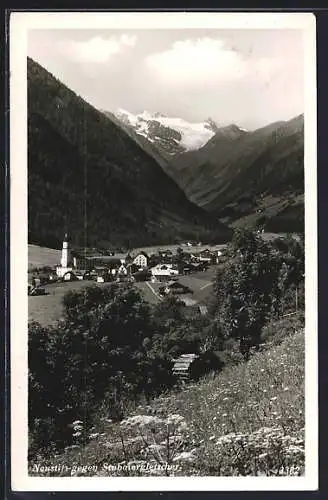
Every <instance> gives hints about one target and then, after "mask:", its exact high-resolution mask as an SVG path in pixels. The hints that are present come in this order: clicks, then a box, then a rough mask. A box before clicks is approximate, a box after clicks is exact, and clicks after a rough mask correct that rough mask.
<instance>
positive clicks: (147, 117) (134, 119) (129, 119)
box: [114, 109, 219, 157]
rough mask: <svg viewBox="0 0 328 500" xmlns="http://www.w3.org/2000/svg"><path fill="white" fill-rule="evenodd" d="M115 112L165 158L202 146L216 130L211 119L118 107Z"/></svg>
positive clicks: (216, 127)
mask: <svg viewBox="0 0 328 500" xmlns="http://www.w3.org/2000/svg"><path fill="white" fill-rule="evenodd" d="M114 115H115V116H116V118H118V119H119V120H120V121H121V122H122V123H124V124H125V125H127V126H130V127H131V128H133V129H134V131H135V132H136V133H137V134H138V135H141V136H144V137H146V138H147V139H148V140H149V141H150V142H152V143H153V144H154V146H156V148H157V149H158V150H159V151H160V153H161V154H163V155H164V156H166V157H172V156H174V155H176V154H178V153H183V152H185V151H192V150H195V149H199V148H201V147H202V146H204V144H206V143H207V142H208V141H209V140H210V139H211V138H212V137H213V136H214V134H215V133H216V132H217V131H218V129H219V127H218V126H217V124H216V123H215V122H214V121H213V120H212V119H211V118H209V119H208V120H206V121H204V122H200V123H191V122H188V121H186V120H183V119H182V118H172V117H168V116H165V115H163V114H161V113H149V112H148V111H143V112H142V113H140V114H137V115H134V114H132V113H130V112H129V111H126V110H124V109H118V110H117V111H115V112H114Z"/></svg>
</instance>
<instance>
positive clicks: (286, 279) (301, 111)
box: [10, 12, 318, 491]
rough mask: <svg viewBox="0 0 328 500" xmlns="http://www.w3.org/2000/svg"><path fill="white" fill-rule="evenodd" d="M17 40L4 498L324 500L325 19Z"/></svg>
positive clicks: (145, 17) (55, 18) (26, 26)
mask: <svg viewBox="0 0 328 500" xmlns="http://www.w3.org/2000/svg"><path fill="white" fill-rule="evenodd" d="M10 22H11V26H10V29H11V31H10V38H11V44H10V78H11V81H10V89H11V93H10V99H11V119H10V126H11V143H10V144H11V167H10V171H11V415H12V416H11V418H12V431H11V432H12V434H11V442H12V450H11V457H12V459H11V460H12V465H11V469H12V482H13V489H15V488H14V487H16V488H17V489H18V490H19V489H24V490H28V489H33V490H34V491H37V490H47V489H48V490H52V491H56V490H65V491H67V490H70V489H72V490H89V489H91V490H102V489H104V490H105V491H118V490H120V491H122V490H136V489H138V490H145V491H146V490H165V489H166V490H184V491H187V490H188V489H191V490H194V489H198V490H202V489H203V490H209V489H214V490H220V489H225V490H243V489H248V490H250V489H251V490H252V489H254V490H256V489H262V490H263V489H267V490H271V489H279V488H280V489H285V490H288V489H294V490H295V489H316V488H317V481H318V479H317V467H318V458H317V454H318V448H317V447H318V441H317V439H318V437H317V399H316V398H317V378H316V377H317V372H316V370H317V350H316V349H317V322H316V321H317V320H316V316H317V297H316V294H317V267H316V258H317V257H316V252H317V250H316V242H317V234H316V231H317V229H316V228H317V214H316V168H317V166H316V69H315V64H316V53H315V18H314V16H313V15H312V14H297V13H294V14H277V13H265V14H263V13H261V14H259V13H243V14H240V13H219V12H218V13H208V14H205V13H198V14H197V13H164V12H162V13H160V12H158V13H145V12H144V13H142V12H139V13H127V12H126V13H114V12H112V13H110V12H105V13H92V12H83V13H82V12H81V13H73V12H71V13H70V12H61V13H59V12H58V13H56V12H47V13H45V12H44V13H42V12H30V13H28V12H25V13H24V12H21V13H14V14H12V16H11V21H10Z"/></svg>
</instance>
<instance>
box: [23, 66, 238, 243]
mask: <svg viewBox="0 0 328 500" xmlns="http://www.w3.org/2000/svg"><path fill="white" fill-rule="evenodd" d="M27 75H28V195H29V242H30V243H34V244H41V245H44V246H49V247H54V248H56V247H58V244H60V242H61V241H62V238H63V233H64V232H65V231H68V232H69V233H70V237H71V241H72V243H74V244H76V245H79V246H96V245H100V246H102V245H104V246H105V245H107V244H113V243H114V244H120V245H125V246H129V247H130V246H132V245H145V244H152V243H170V242H172V241H174V240H176V239H179V238H180V237H182V238H185V237H187V238H188V237H192V235H193V236H195V235H196V234H199V233H203V234H204V235H205V234H206V235H211V236H210V237H213V238H215V239H216V240H218V242H220V241H224V240H226V239H227V238H229V237H230V231H229V230H228V229H227V228H225V227H224V226H223V225H222V224H221V223H220V222H218V221H217V219H216V218H215V217H209V216H208V214H206V212H205V211H203V210H201V209H200V208H199V207H197V206H195V205H194V204H193V203H191V202H190V201H189V200H188V199H187V197H186V195H185V194H184V193H183V192H182V190H181V189H180V188H179V187H178V186H177V184H176V183H175V182H174V181H173V180H172V179H171V178H170V177H169V176H167V175H166V174H165V173H164V171H163V169H162V168H161V167H160V166H159V165H158V163H157V162H156V161H155V159H154V158H153V157H151V156H149V155H148V154H147V152H145V151H144V150H143V149H142V147H141V146H140V145H139V144H137V143H136V142H135V141H134V140H133V138H131V137H130V136H129V135H127V134H126V132H125V131H123V129H122V128H121V127H118V125H117V124H116V123H114V122H113V121H111V120H110V119H109V118H108V117H106V116H105V115H104V114H103V113H101V112H99V111H97V110H96V109H95V108H93V107H92V106H90V105H89V104H87V103H86V102H85V101H84V100H83V99H81V98H80V97H78V96H77V95H76V94H75V93H74V92H72V91H71V90H70V89H68V88H67V87H65V86H64V85H63V84H61V83H60V82H59V81H58V80H57V79H55V78H54V77H53V76H52V75H51V74H50V73H48V72H47V71H46V70H44V69H43V68H42V67H41V66H40V65H38V64H37V63H35V62H34V61H33V60H31V59H28V60H27ZM204 238H205V236H203V239H204Z"/></svg>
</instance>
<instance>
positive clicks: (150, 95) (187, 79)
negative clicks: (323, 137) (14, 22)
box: [28, 29, 304, 130]
mask: <svg viewBox="0 0 328 500" xmlns="http://www.w3.org/2000/svg"><path fill="white" fill-rule="evenodd" d="M28 56H29V57H31V58H32V59H34V60H35V61H37V62H38V63H40V64H41V65H42V66H43V67H44V68H46V69H47V70H48V71H50V72H51V73H52V74H53V75H54V76H56V77H57V78H58V79H59V80H61V81H62V82H63V83H65V84H66V85H67V86H68V87H69V88H71V89H72V90H74V91H75V92H76V93H77V94H79V95H80V96H81V97H83V98H84V99H85V100H86V101H88V102H89V103H90V104H92V105H93V106H95V107H96V108H98V109H101V110H107V111H115V110H117V109H118V108H123V109H126V110H128V111H130V112H132V113H141V112H142V111H144V110H147V111H149V112H160V113H163V114H165V115H167V116H172V117H180V118H183V119H185V120H188V121H191V122H201V121H204V120H205V119H207V118H209V117H211V118H212V119H213V120H215V121H216V122H217V123H218V124H219V125H228V124H231V123H236V124H237V125H239V126H241V127H245V128H247V129H251V130H252V129H255V128H258V127H261V126H264V125H267V124H268V123H271V122H274V121H278V120H288V119H291V118H293V117H294V116H296V115H298V114H300V113H303V112H304V96H303V91H304V69H303V58H304V50H303V41H302V31H301V30H297V29H293V30H292V29H271V30H270V29H262V30H255V29H239V30H232V29H224V30H223V29H216V30H214V29H171V30H168V29H162V30H159V29H157V30H140V29H139V30H113V29H110V30H91V29H90V30H86V29H75V30H73V29H72V30H66V29H65V30H64V29H52V30H49V29H48V30H30V31H29V33H28Z"/></svg>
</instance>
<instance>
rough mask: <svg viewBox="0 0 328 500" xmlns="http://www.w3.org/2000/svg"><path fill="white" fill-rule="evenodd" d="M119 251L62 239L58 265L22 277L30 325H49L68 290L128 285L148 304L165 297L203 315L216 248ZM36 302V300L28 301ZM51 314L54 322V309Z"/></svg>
mask: <svg viewBox="0 0 328 500" xmlns="http://www.w3.org/2000/svg"><path fill="white" fill-rule="evenodd" d="M121 250H122V249H119V251H116V252H115V251H113V250H104V249H102V250H99V249H84V248H82V249H79V248H76V247H72V248H71V246H70V243H69V239H68V235H67V234H66V235H65V237H64V240H63V244H62V250H61V258H60V262H59V263H58V264H57V265H54V266H44V267H42V268H35V269H32V270H30V271H29V273H28V295H29V296H30V297H31V300H30V301H29V313H30V319H37V320H38V319H40V318H41V317H42V316H43V318H42V319H43V322H48V321H49V322H51V317H52V316H53V314H54V313H53V309H54V308H53V302H54V301H56V300H57V302H60V300H61V298H62V296H63V295H64V294H65V293H66V291H67V290H69V289H80V288H83V287H85V286H88V284H91V283H94V284H97V285H98V286H105V285H110V284H111V283H130V284H131V286H136V287H137V288H138V289H139V290H140V292H141V293H142V295H143V296H144V298H145V299H146V300H147V301H148V302H149V303H153V304H156V303H158V302H159V301H161V300H163V298H164V297H165V296H168V295H175V296H179V299H180V301H181V302H182V303H184V305H185V306H190V307H189V309H191V308H195V307H196V308H198V309H199V310H200V311H201V313H202V314H206V298H207V296H208V294H209V293H210V290H211V285H212V279H213V277H214V275H215V269H216V268H217V265H218V264H219V263H220V262H222V261H223V259H224V248H223V247H222V245H220V246H219V245H218V246H210V247H206V246H204V245H202V244H201V243H195V242H189V241H187V242H182V243H181V244H180V246H178V245H176V246H175V247H173V246H171V247H170V248H168V247H164V248H160V247H151V248H149V247H148V248H147V249H146V250H147V251H145V250H143V249H135V250H131V251H126V252H122V251H121ZM36 296H38V297H39V299H35V298H32V297H36ZM41 296H44V297H41ZM50 297H51V299H50ZM55 310H56V313H55V316H56V319H58V317H59V316H60V312H59V307H57V306H56V307H55ZM48 311H49V313H48Z"/></svg>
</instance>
